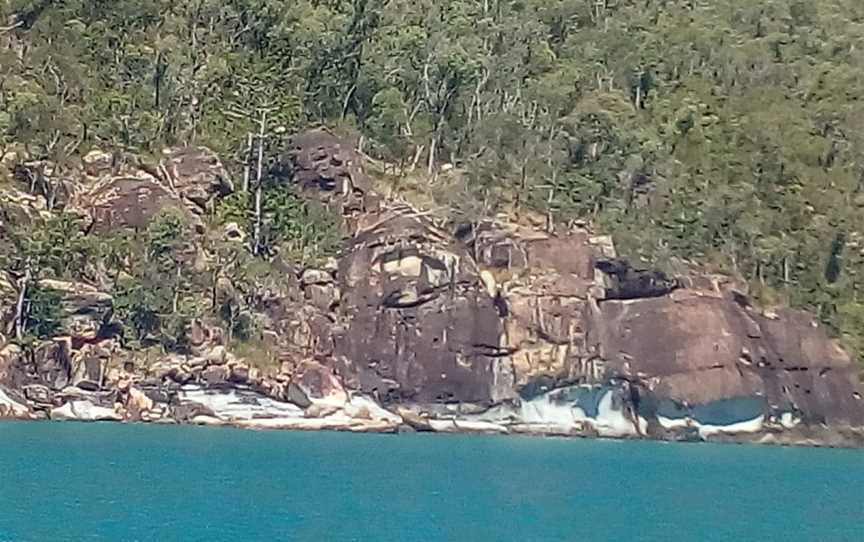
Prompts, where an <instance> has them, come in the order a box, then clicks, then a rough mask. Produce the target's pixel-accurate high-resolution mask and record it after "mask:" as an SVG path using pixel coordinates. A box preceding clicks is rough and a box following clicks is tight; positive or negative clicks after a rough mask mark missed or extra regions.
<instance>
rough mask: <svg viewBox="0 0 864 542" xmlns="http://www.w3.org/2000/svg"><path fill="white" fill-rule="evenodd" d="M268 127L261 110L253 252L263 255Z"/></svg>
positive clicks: (265, 113)
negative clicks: (265, 163) (265, 150)
mask: <svg viewBox="0 0 864 542" xmlns="http://www.w3.org/2000/svg"><path fill="white" fill-rule="evenodd" d="M266 127H267V111H262V112H261V119H260V121H259V128H258V170H257V171H256V175H255V231H254V243H255V245H254V247H253V250H252V252H253V254H255V255H256V256H260V255H261V248H262V245H261V228H262V224H263V216H262V211H261V206H262V198H263V191H264V186H263V182H262V181H263V173H264V141H265V137H266V134H265V130H266Z"/></svg>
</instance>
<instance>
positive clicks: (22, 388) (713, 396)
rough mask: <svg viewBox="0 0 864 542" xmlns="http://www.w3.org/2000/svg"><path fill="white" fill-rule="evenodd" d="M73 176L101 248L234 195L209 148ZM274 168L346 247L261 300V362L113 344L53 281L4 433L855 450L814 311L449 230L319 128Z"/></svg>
mask: <svg viewBox="0 0 864 542" xmlns="http://www.w3.org/2000/svg"><path fill="white" fill-rule="evenodd" d="M124 164H125V165H124ZM82 167H83V168H84V170H85V171H86V175H87V179H88V182H87V183H84V184H83V185H82V186H83V188H82V189H81V190H80V192H78V193H75V194H73V195H72V196H70V198H69V202H70V203H69V205H71V206H77V208H80V209H85V210H86V211H87V212H88V213H89V216H90V217H91V218H92V228H93V231H94V232H96V233H98V232H99V231H101V230H102V229H110V228H116V227H132V228H141V227H144V226H146V224H147V223H149V221H150V220H152V218H153V217H154V216H155V215H156V214H157V213H158V212H161V211H162V210H163V209H165V208H166V207H171V208H174V209H176V210H178V211H179V212H183V213H186V214H187V216H189V217H192V218H193V219H194V218H195V217H198V216H200V215H201V214H202V213H203V211H204V209H205V208H206V207H207V205H208V202H209V201H210V199H211V198H213V197H216V196H217V195H219V194H224V193H226V192H228V191H230V190H231V184H230V181H229V180H228V177H227V175H225V173H224V168H222V166H221V163H220V162H219V161H218V159H217V158H216V157H215V156H213V155H212V153H210V152H209V151H206V149H175V150H172V151H168V152H166V154H165V156H164V158H163V160H162V161H161V162H160V163H159V164H156V165H152V164H151V165H147V164H144V163H143V162H141V161H138V162H136V161H127V162H123V161H118V160H117V158H116V157H113V156H112V155H109V154H105V153H91V154H90V155H88V156H87V157H85V160H84V162H83V166H82ZM274 172H275V173H278V174H280V175H281V180H282V182H286V183H291V186H293V187H294V188H295V189H296V190H297V193H298V194H300V195H301V196H302V197H304V198H307V199H308V200H309V201H314V202H315V203H316V204H321V205H323V206H324V207H326V208H327V209H329V210H330V212H332V213H334V214H335V215H336V216H337V217H338V219H339V221H340V224H341V226H342V228H343V234H344V244H343V247H342V250H341V252H340V254H339V256H338V257H337V258H335V259H333V260H331V261H329V262H327V263H326V264H323V265H320V267H315V268H308V269H297V268H294V267H293V266H290V265H282V266H281V267H280V269H281V277H280V278H279V279H278V280H272V281H270V282H268V283H267V284H266V285H264V284H262V285H259V288H260V292H259V293H260V296H258V297H259V298H260V299H259V301H258V305H257V309H256V310H258V311H260V313H259V314H256V315H255V317H256V318H257V319H258V321H260V322H263V323H264V326H265V329H264V331H263V333H262V343H263V344H264V345H265V346H266V348H265V349H264V350H262V351H261V352H259V353H257V354H255V353H247V354H246V355H247V358H246V359H244V358H243V357H240V356H238V355H235V354H234V353H232V352H231V349H230V347H229V341H228V340H227V339H226V333H225V332H224V331H223V330H222V329H221V327H220V323H219V322H218V321H202V320H196V321H193V322H192V323H191V325H190V327H189V329H188V330H187V331H188V333H187V337H188V345H187V351H186V352H185V353H184V354H183V355H180V354H171V355H165V354H161V353H156V354H153V353H145V352H135V351H128V350H124V349H123V348H122V347H121V346H120V345H119V344H118V341H115V340H113V339H112V337H111V333H110V329H111V326H110V325H109V324H110V320H111V299H110V296H107V295H106V294H102V293H100V292H99V291H98V290H96V289H93V288H90V287H87V286H86V285H80V284H72V283H45V284H43V285H42V286H43V287H46V288H50V289H53V290H54V291H55V292H59V293H60V294H61V297H62V303H61V306H62V310H63V315H64V316H63V321H62V326H61V327H62V330H63V333H64V336H63V337H57V338H55V339H54V340H50V341H45V342H44V343H41V344H37V345H35V346H34V345H30V346H28V347H27V348H26V349H22V348H19V347H17V346H15V345H5V346H4V345H3V344H0V347H2V350H0V387H2V388H3V389H5V390H7V391H8V393H7V392H4V394H2V395H0V417H2V416H7V417H8V416H14V417H50V418H54V419H77V420H114V419H122V420H131V421H143V422H160V423H175V422H179V423H197V424H207V425H225V424H229V425H235V426H240V427H255V428H284V429H338V430H347V431H401V430H406V431H408V430H410V431H441V432H453V431H477V432H494V433H509V432H520V433H522V432H524V433H541V434H564V435H603V436H615V437H650V438H663V439H736V440H754V441H763V442H788V443H807V444H818V443H829V444H853V443H854V444H864V401H862V394H864V389H862V386H861V383H860V381H859V378H858V367H859V365H858V364H857V361H856V360H853V359H851V358H850V356H849V355H848V354H847V353H846V352H844V351H843V350H842V349H841V348H840V347H839V346H838V345H837V344H836V343H835V342H834V341H833V340H832V339H830V338H829V336H828V335H827V333H826V331H825V330H824V329H823V328H822V327H820V326H819V325H818V324H817V323H816V322H814V320H813V319H812V317H810V316H809V315H807V314H806V313H804V312H800V311H795V310H789V309H783V310H776V311H773V312H771V311H761V310H758V309H757V308H754V307H753V306H751V304H750V303H749V302H747V300H746V295H745V293H744V292H743V290H742V289H741V288H736V286H735V285H734V284H732V283H731V281H730V280H728V279H726V278H724V277H716V276H711V275H707V274H704V273H701V272H699V271H698V270H697V271H694V272H693V273H692V275H691V276H685V277H669V276H667V275H665V274H663V273H661V272H659V271H655V270H651V269H640V268H637V267H634V266H632V265H630V264H629V263H628V262H626V261H624V260H622V259H620V258H619V257H618V256H617V254H616V253H615V248H614V243H613V242H612V240H611V239H610V238H608V237H604V236H597V235H594V234H593V233H592V232H591V231H589V230H588V229H587V228H582V227H572V228H559V229H552V230H551V231H549V230H547V229H540V228H537V227H531V226H525V225H517V224H514V223H510V222H507V221H506V220H505V221H482V222H478V223H473V224H460V225H452V224H447V223H445V222H442V221H439V220H436V219H434V218H433V216H432V215H431V214H430V213H428V212H425V211H422V210H419V209H416V208H414V207H412V206H411V205H408V204H406V203H404V202H400V201H386V200H385V198H382V197H381V196H380V195H379V194H376V193H375V192H374V191H373V190H372V182H371V180H370V178H369V177H368V176H367V175H366V173H365V172H364V170H363V157H362V156H361V155H360V154H359V153H357V152H356V151H355V150H354V149H353V148H352V146H351V145H349V144H347V143H345V142H344V141H342V140H340V139H339V138H337V137H335V136H334V135H333V134H331V133H329V132H327V131H326V130H315V131H311V132H308V133H305V134H300V135H298V136H295V137H293V138H292V139H291V140H290V143H289V146H288V148H287V149H286V152H285V154H284V156H283V158H282V162H281V163H280V164H279V165H278V167H277V168H276V169H275V170H274ZM38 212H40V213H41V212H43V211H41V210H40V211H38ZM4 216H5V215H4ZM202 227H203V225H202ZM235 229H236V228H235ZM226 235H227V233H226ZM7 282H8V281H7ZM223 287H224V289H226V291H228V290H230V288H231V285H230V284H221V283H220V286H219V290H218V291H217V292H216V294H219V292H220V291H221V290H222V289H223ZM14 292H15V287H14V285H13V284H11V283H9V284H6V286H3V283H0V298H2V299H4V300H6V301H5V303H7V304H8V303H9V301H8V300H10V299H12V298H14ZM0 343H2V341H0ZM255 356H259V357H261V358H263V359H253V357H255Z"/></svg>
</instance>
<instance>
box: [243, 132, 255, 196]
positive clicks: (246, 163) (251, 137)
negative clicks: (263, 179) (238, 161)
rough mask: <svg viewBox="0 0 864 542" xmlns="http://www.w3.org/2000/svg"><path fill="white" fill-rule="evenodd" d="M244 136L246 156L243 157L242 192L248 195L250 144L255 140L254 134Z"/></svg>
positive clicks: (250, 161)
mask: <svg viewBox="0 0 864 542" xmlns="http://www.w3.org/2000/svg"><path fill="white" fill-rule="evenodd" d="M246 136H247V137H246V154H244V155H243V192H244V193H246V194H248V193H249V177H250V176H251V174H252V172H251V169H252V143H253V141H254V139H255V134H253V133H252V132H249V133H248V134H246Z"/></svg>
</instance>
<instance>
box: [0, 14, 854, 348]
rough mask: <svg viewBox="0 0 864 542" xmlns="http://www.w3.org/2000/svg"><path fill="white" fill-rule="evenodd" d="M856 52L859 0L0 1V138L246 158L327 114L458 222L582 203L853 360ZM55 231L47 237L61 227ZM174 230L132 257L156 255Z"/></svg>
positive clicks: (10, 149) (73, 148)
mask: <svg viewBox="0 0 864 542" xmlns="http://www.w3.org/2000/svg"><path fill="white" fill-rule="evenodd" d="M862 51H864V3H862V2H861V1H860V0H823V1H819V2H812V1H806V0H765V1H762V2H753V1H752V0H450V1H441V0H292V1H291V2H285V1H282V0H65V1H64V0H56V1H52V0H33V1H22V0H3V1H2V2H0V155H2V156H3V158H4V159H3V160H2V162H3V163H4V164H6V166H7V169H8V170H9V171H11V169H12V166H10V164H12V163H13V162H14V161H15V160H23V159H25V158H26V159H29V160H33V159H40V160H49V161H51V163H52V164H54V165H55V167H54V168H53V169H52V170H51V174H52V175H62V173H63V171H64V164H67V163H71V161H74V160H75V159H76V158H77V157H80V156H81V155H82V154H83V153H86V152H88V151H90V150H92V149H94V148H98V149H122V150H125V151H129V152H133V153H140V154H147V153H156V152H158V151H159V150H160V149H161V148H162V147H164V146H168V145H178V144H196V145H205V146H208V147H209V148H211V149H213V150H214V151H216V152H217V153H219V154H220V156H222V158H223V159H224V160H225V161H226V163H227V164H228V165H229V167H230V168H231V169H232V172H234V173H236V174H237V175H238V176H239V172H240V171H241V170H242V167H243V164H244V162H245V160H246V156H247V154H248V147H249V143H248V139H247V135H248V134H249V133H255V132H257V131H258V130H265V131H266V132H267V133H268V134H280V133H292V132H295V131H297V130H300V129H302V128H305V127H307V126H311V125H320V124H324V125H328V126H331V127H333V128H334V129H336V130H339V131H341V132H342V133H346V134H353V136H354V137H356V138H357V140H358V143H359V144H360V145H361V146H362V148H363V150H364V152H365V153H366V154H368V155H369V156H370V157H373V158H375V159H376V161H377V162H378V163H381V164H385V165H384V166H383V168H382V173H386V174H387V175H388V176H390V177H393V178H396V179H399V178H403V179H406V184H410V185H411V186H414V187H417V186H418V185H420V188H421V189H422V190H423V191H424V192H425V193H427V194H428V195H429V197H430V198H431V202H432V203H433V205H435V206H439V207H441V208H446V209H448V212H449V213H451V214H452V215H453V216H455V217H461V218H465V217H467V218H470V219H474V218H478V217H482V216H493V215H495V214H497V213H502V212H503V213H509V214H518V213H520V212H523V211H524V212H536V213H541V214H543V215H548V216H551V217H553V218H554V220H556V221H570V220H576V219H579V220H585V221H588V222H590V223H591V224H593V226H594V227H595V229H597V230H600V231H604V232H607V233H611V234H613V235H614V236H615V237H616V240H617V241H618V244H619V248H620V251H621V252H623V253H624V254H626V255H627V256H629V257H631V258H632V259H634V260H642V261H644V262H647V263H650V264H652V265H658V266H661V267H664V268H667V269H669V270H671V271H681V270H682V269H685V268H686V267H687V266H690V265H693V264H699V265H701V266H705V267H707V268H709V269H712V270H716V271H722V272H726V273H730V274H734V275H736V276H739V277H741V278H743V279H745V280H747V281H748V282H749V283H750V287H751V292H752V293H753V294H754V296H755V297H757V298H758V299H759V300H760V301H761V302H763V303H765V304H772V303H786V302H788V303H791V304H793V305H796V306H804V307H808V308H811V309H812V310H814V311H815V312H816V313H817V314H818V315H819V317H820V318H821V319H822V320H823V321H824V322H826V323H827V324H829V325H830V326H831V327H832V328H833V329H834V330H835V331H836V332H837V333H838V335H840V336H842V337H843V338H844V339H845V340H846V341H847V344H849V345H850V346H851V347H852V348H853V349H855V350H857V351H858V352H862V351H864V300H861V299H860V295H861V294H864V283H862V281H864V246H862V242H864V241H862V231H864V216H862V210H864V129H862V128H864V102H862V100H861V97H864V56H862V54H861V52H862ZM272 141H277V138H275V137H274V138H273V139H272ZM275 145H276V143H273V144H272V145H271V147H272V148H271V149H268V154H269V153H270V151H272V152H276V151H277V150H278V149H276V148H275ZM445 166H446V167H445ZM442 171H443V173H442ZM407 180H410V183H408V182H407ZM273 197H274V198H276V196H273ZM279 197H282V198H283V199H286V198H287V200H290V197H287V196H285V195H284V194H283V195H281V196H279ZM276 199H278V198H276ZM272 201H275V199H274V200H272ZM241 203H242V202H241ZM271 204H272V205H276V203H272V202H271ZM232 205H234V206H237V202H236V201H233V200H231V198H229V201H228V202H226V203H225V204H223V205H222V207H223V208H222V209H219V210H218V213H217V214H218V215H219V216H223V217H224V216H228V215H232V213H234V214H237V213H239V214H240V215H242V214H243V210H242V205H240V207H241V209H240V210H239V211H238V210H237V209H233V208H232V207H231V206H232ZM279 205H285V206H287V207H288V208H292V207H291V205H292V204H291V202H290V201H287V202H285V201H283V202H282V203H279ZM232 216H233V215H232ZM297 216H300V215H297ZM304 216H305V215H304ZM283 222H284V221H283ZM295 222H296V221H294V222H292V221H287V222H286V224H287V225H284V227H283V228H282V229H283V230H284V231H283V238H284V239H289V238H290V237H291V235H295V236H296V235H307V234H308V235H310V239H311V240H312V242H314V243H317V242H319V240H321V239H325V238H327V237H328V236H327V235H325V234H322V233H321V232H312V233H311V234H309V233H308V230H307V229H304V228H302V227H301V228H297V227H296V224H295ZM51 227H52V228H54V229H53V230H51V231H47V232H45V236H47V237H50V236H51V235H53V236H54V241H50V240H43V242H42V245H40V246H47V245H50V246H59V245H57V242H58V241H57V240H58V239H59V240H61V241H64V242H65V243H66V244H67V245H68V243H69V241H68V240H69V239H71V238H73V237H74V236H70V235H69V234H68V231H66V230H63V228H69V227H70V226H69V225H68V224H59V225H58V224H54V225H52V226H51ZM58 228H59V230H58ZM180 228H181V226H180V225H178V224H175V223H173V222H171V220H167V219H166V220H165V221H163V222H162V223H160V224H158V225H157V227H155V229H154V231H149V232H145V233H144V234H142V235H145V236H149V237H147V240H148V241H147V242H146V243H145V242H142V243H141V247H140V248H139V250H141V251H143V252H146V253H147V257H148V258H150V259H152V260H153V261H154V262H162V260H161V259H160V258H162V255H164V254H165V253H166V250H168V249H169V248H171V247H172V246H173V245H172V244H171V243H172V242H173V241H172V240H174V239H177V238H179V237H180V234H179V233H178V232H179V230H180ZM292 228H293V229H292ZM58 231H59V232H60V233H58ZM64 231H66V233H63V232H64ZM34 236H36V234H34ZM31 241H32V239H31ZM34 242H35V241H34ZM52 243H53V244H52ZM147 243H149V244H147ZM64 246H65V245H64ZM112 246H113V245H112ZM165 247H168V248H165ZM19 248H20V247H19ZM100 249H101V250H107V249H105V247H104V246H103V247H101V248H100ZM16 250H17V249H16ZM81 250H82V251H83V250H84V249H81ZM172 250H173V249H172ZM301 252H302V250H301ZM52 257H54V258H55V259H54V260H51V261H52V262H53V263H51V264H50V265H48V266H47V267H48V268H51V269H54V272H55V273H54V274H60V275H62V274H63V273H64V272H67V271H69V270H70V269H72V270H74V269H83V267H82V266H76V264H75V262H74V261H73V259H71V258H68V257H64V256H63V255H55V256H52ZM105 257H106V258H107V257H108V256H105ZM46 258H48V257H47V256H46ZM232 258H233V259H230V261H232V262H234V261H236V258H234V257H232ZM5 259H6V260H11V261H6V262H4V263H5V264H6V265H7V267H9V266H13V267H14V266H15V265H17V264H16V261H15V258H14V257H9V256H8V255H7V257H6V258H5ZM48 259H49V260H50V258H48ZM46 261H48V260H46ZM176 261H178V259H177V258H169V259H168V260H166V262H167V263H164V265H165V266H168V267H171V266H176V265H178V264H176ZM18 263H19V264H20V262H18ZM159 265H162V264H159ZM159 265H155V267H158V266H159ZM52 266H54V267H52ZM61 268H63V269H61ZM243 268H244V269H247V268H248V266H243ZM166 273H168V275H169V276H175V275H176V276H177V277H180V275H179V274H175V273H174V271H173V268H171V269H169V270H168V271H166ZM154 280H155V279H154ZM157 282H158V281H157ZM163 282H164V281H163ZM177 288H179V286H177V287H176V288H175V290H174V291H176V289H177ZM145 294H147V295H152V291H151V290H147V289H145V291H139V292H138V295H145ZM125 299H127V301H128V302H129V303H138V302H141V300H140V299H137V298H135V297H134V296H132V297H130V296H127V297H126V298H125ZM160 303H162V304H163V305H166V304H167V305H170V304H171V303H172V300H171V296H170V295H169V296H167V297H166V299H164V300H163V301H161V302H160ZM173 304H174V307H173V308H174V309H177V301H176V296H175V299H174V300H173ZM229 313H230V311H229ZM147 314H149V313H147V312H146V311H142V315H141V316H140V318H139V320H140V319H143V320H144V321H143V322H142V323H141V327H142V329H144V328H146V327H147V326H148V325H149V324H148V323H147V321H146V319H147Z"/></svg>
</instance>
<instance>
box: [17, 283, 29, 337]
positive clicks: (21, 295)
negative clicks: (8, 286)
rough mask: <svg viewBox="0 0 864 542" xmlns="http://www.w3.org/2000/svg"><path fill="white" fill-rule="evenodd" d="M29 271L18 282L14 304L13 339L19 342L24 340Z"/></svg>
mask: <svg viewBox="0 0 864 542" xmlns="http://www.w3.org/2000/svg"><path fill="white" fill-rule="evenodd" d="M31 278H32V275H31V274H30V269H29V268H28V269H27V270H26V271H25V272H24V276H23V277H22V278H21V280H20V281H19V282H18V301H17V302H16V303H15V339H17V340H18V341H21V340H22V339H24V327H25V326H24V324H25V315H24V302H25V301H26V300H27V288H28V287H29V286H30V279H31Z"/></svg>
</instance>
